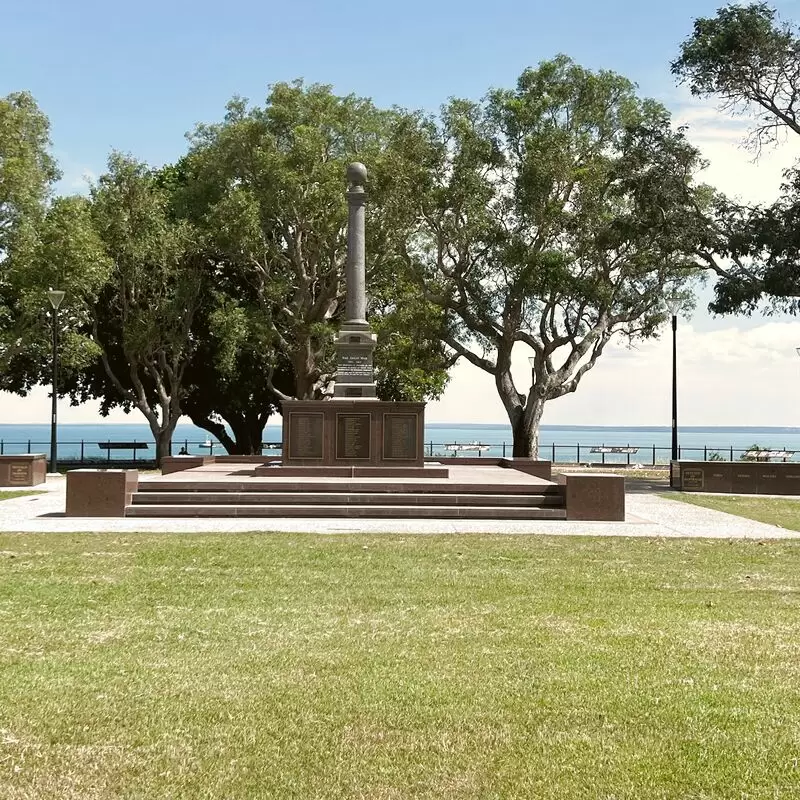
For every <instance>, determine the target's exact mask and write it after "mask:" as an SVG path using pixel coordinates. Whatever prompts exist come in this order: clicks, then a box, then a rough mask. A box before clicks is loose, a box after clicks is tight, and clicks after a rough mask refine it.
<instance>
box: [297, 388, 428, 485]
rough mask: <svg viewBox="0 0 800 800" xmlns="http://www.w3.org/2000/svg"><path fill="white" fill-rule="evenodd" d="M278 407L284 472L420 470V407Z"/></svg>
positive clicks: (356, 403) (349, 403)
mask: <svg viewBox="0 0 800 800" xmlns="http://www.w3.org/2000/svg"><path fill="white" fill-rule="evenodd" d="M282 405H283V408H282V413H283V458H282V464H283V466H284V467H361V468H364V467H382V468H389V467H395V468H396V467H415V468H417V469H422V468H423V467H424V463H425V452H424V450H425V448H424V441H423V439H424V427H425V404H424V403H391V402H383V401H380V400H336V399H334V400H324V401H307V400H287V401H284V403H283V404H282Z"/></svg>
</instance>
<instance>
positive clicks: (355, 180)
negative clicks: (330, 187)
mask: <svg viewBox="0 0 800 800" xmlns="http://www.w3.org/2000/svg"><path fill="white" fill-rule="evenodd" d="M347 181H348V183H349V184H350V185H351V186H363V185H364V184H365V183H366V182H367V168H366V167H365V166H364V165H363V164H362V163H361V162H360V161H354V162H353V163H352V164H349V165H348V167H347Z"/></svg>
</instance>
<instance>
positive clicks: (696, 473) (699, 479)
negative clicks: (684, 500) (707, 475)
mask: <svg viewBox="0 0 800 800" xmlns="http://www.w3.org/2000/svg"><path fill="white" fill-rule="evenodd" d="M703 484H704V481H703V470H702V469H684V470H683V472H682V473H681V488H682V489H695V490H697V489H702V488H703Z"/></svg>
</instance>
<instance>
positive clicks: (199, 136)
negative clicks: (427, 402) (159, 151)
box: [181, 81, 449, 400]
mask: <svg viewBox="0 0 800 800" xmlns="http://www.w3.org/2000/svg"><path fill="white" fill-rule="evenodd" d="M424 128H425V122H424V120H422V119H421V118H420V117H419V115H415V114H409V113H406V112H402V111H399V110H383V109H379V108H377V107H376V106H375V105H374V104H373V103H372V102H371V101H369V100H366V99H363V98H358V97H354V96H345V97H341V96H337V95H335V94H333V92H332V91H331V90H330V88H329V87H327V86H318V85H313V86H304V85H303V84H302V83H301V82H299V81H298V82H295V83H292V84H286V83H281V84H276V85H275V86H273V87H272V89H271V92H270V94H269V97H268V98H267V102H266V104H265V105H264V106H263V107H258V106H256V107H249V106H248V105H247V103H245V102H244V101H242V100H234V101H232V102H231V103H230V104H229V105H228V113H227V115H226V117H225V119H224V120H223V122H221V123H219V124H216V125H204V126H200V127H199V128H198V129H197V130H196V131H195V133H194V135H193V136H192V148H191V151H190V153H189V155H188V156H187V157H186V158H185V159H184V160H183V162H182V164H181V172H182V176H183V177H182V181H183V185H184V190H185V192H184V197H183V201H182V208H183V212H184V213H185V214H186V215H187V217H188V218H189V219H191V220H192V222H193V223H194V224H195V225H196V226H198V227H199V228H201V229H202V230H203V231H204V232H205V237H206V242H207V244H208V248H209V252H210V253H211V254H212V257H213V259H214V260H215V263H216V270H217V272H218V273H220V274H222V275H224V279H225V280H226V281H240V282H241V283H242V284H243V285H244V286H246V287H247V288H246V291H245V292H244V294H246V295H247V296H250V295H251V294H253V293H254V296H255V299H256V303H257V309H258V313H259V314H260V316H261V318H262V326H261V330H262V332H263V334H264V339H263V348H262V349H263V352H264V353H265V354H266V355H267V356H269V357H270V358H271V359H272V363H271V364H270V365H268V368H267V369H266V370H265V374H266V375H267V377H268V379H269V384H270V388H271V389H272V390H273V392H274V394H275V396H276V397H277V398H279V399H286V398H289V397H295V398H298V399H318V398H320V397H323V396H327V395H328V394H330V391H331V385H332V381H333V380H334V379H335V373H334V369H335V365H334V363H333V359H332V356H333V350H332V346H331V345H332V341H333V335H334V333H335V330H336V328H337V325H338V322H339V321H340V320H341V319H342V316H343V312H344V302H343V300H344V293H345V286H344V264H345V258H346V226H347V203H346V199H345V188H346V185H345V171H346V167H347V164H348V163H349V162H351V161H354V160H360V161H363V162H365V163H367V164H368V165H369V171H370V179H369V187H368V188H369V196H370V202H369V205H368V221H367V236H368V242H367V252H368V290H369V292H370V298H369V303H370V307H369V312H370V315H371V319H372V321H373V323H374V325H375V327H376V328H377V329H378V331H379V333H380V336H381V343H380V345H379V347H380V358H379V363H380V364H382V369H381V373H380V374H379V392H380V393H381V395H382V396H387V397H392V398H395V399H407V400H411V399H414V400H416V399H422V398H425V397H428V398H429V397H434V396H437V395H438V394H440V393H441V392H442V391H443V389H444V385H445V382H446V368H447V366H448V363H449V360H448V356H447V354H446V353H445V351H444V348H443V347H442V345H441V338H440V336H439V326H440V325H441V324H442V320H443V318H442V315H441V314H439V313H437V311H436V310H435V309H433V308H431V307H430V305H429V304H427V303H426V302H425V301H424V299H423V298H422V297H421V295H420V293H419V292H418V291H416V289H415V287H414V286H413V285H412V284H405V285H404V284H402V283H401V282H399V281H398V279H397V252H398V246H397V242H398V241H399V240H401V239H402V238H403V237H404V236H405V235H406V234H407V232H408V231H409V230H411V229H412V228H413V224H414V219H415V214H416V207H417V204H418V200H417V197H416V186H414V185H413V184H412V183H411V181H410V180H409V172H410V171H411V170H414V169H416V163H415V159H416V156H417V150H418V148H419V147H420V145H421V144H423V143H424V141H425V140H424V136H423V135H422V134H423V132H424ZM249 313H251V314H252V309H251V311H250V312H249ZM409 323H413V325H414V332H413V335H410V334H409V331H408V330H407V325H408V324H409ZM286 365H288V366H289V367H290V369H291V373H292V377H293V385H292V386H291V387H288V386H286V385H284V386H278V385H277V384H276V382H275V381H274V380H272V377H273V375H274V374H275V373H276V371H277V370H279V369H280V368H281V367H282V366H286Z"/></svg>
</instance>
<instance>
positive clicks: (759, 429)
mask: <svg viewBox="0 0 800 800" xmlns="http://www.w3.org/2000/svg"><path fill="white" fill-rule="evenodd" d="M143 425H144V426H147V422H145V421H144V420H142V422H64V423H59V426H58V427H59V429H62V428H86V427H94V426H98V427H105V426H113V427H117V428H123V427H126V426H130V427H137V428H140V427H142V426H143ZM184 425H192V423H191V422H185V423H179V426H178V427H182V426H184ZM0 426H2V427H3V428H29V429H30V428H41V429H42V430H48V431H49V429H50V424H49V423H46V422H30V423H24V422H4V423H0ZM267 427H268V428H278V427H280V423H279V422H278V423H267ZM425 427H426V428H430V429H432V430H435V429H444V428H450V429H452V428H471V429H476V430H477V429H479V428H480V429H483V430H486V429H494V430H508V429H509V428H510V427H511V426H510V425H509V423H507V422H426V423H425ZM678 427H679V430H680V431H682V432H685V433H690V432H695V433H702V432H705V431H713V432H715V433H800V426H789V425H679V426H678ZM541 430H543V431H596V430H609V431H617V432H621V431H630V432H631V433H647V432H653V433H664V432H665V431H670V430H671V428H670V426H669V425H592V424H584V425H542V426H541Z"/></svg>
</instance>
